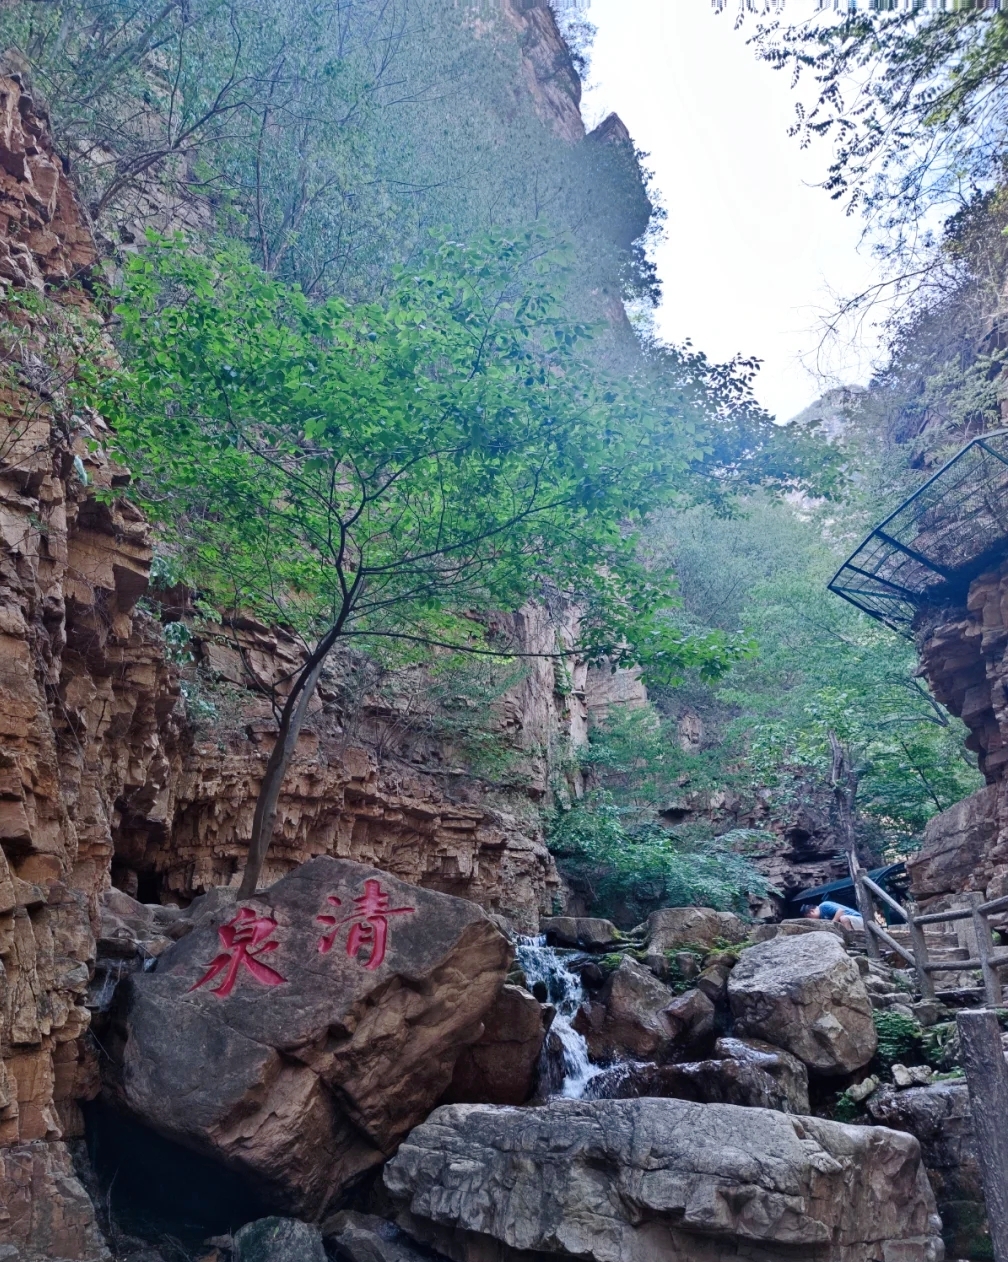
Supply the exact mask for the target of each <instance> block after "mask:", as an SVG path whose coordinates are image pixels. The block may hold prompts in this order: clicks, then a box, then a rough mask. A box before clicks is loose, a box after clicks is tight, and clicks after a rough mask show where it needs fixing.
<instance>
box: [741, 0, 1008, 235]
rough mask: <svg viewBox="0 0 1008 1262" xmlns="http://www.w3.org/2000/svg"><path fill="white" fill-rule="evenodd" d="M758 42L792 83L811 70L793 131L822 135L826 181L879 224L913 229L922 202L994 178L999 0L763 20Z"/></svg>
mask: <svg viewBox="0 0 1008 1262" xmlns="http://www.w3.org/2000/svg"><path fill="white" fill-rule="evenodd" d="M755 44H756V47H757V49H758V51H759V52H760V54H761V55H762V56H763V57H764V58H766V59H767V60H768V61H770V62H771V63H772V64H774V65H776V66H778V67H780V68H786V69H788V70H790V71H791V72H792V74H793V76H794V80H795V83H796V84H799V85H800V83H801V82H802V78H803V76H805V75H811V76H812V77H813V80H814V82H815V85H816V91H815V99H814V100H813V103H812V105H811V108H806V107H805V106H804V105H802V104H800V105H799V107H798V121H797V128H796V129H797V130H798V131H799V132H800V133H802V134H803V136H804V137H806V138H812V137H826V138H828V139H829V140H831V142H832V143H833V146H834V157H833V162H832V165H831V166H830V171H829V176H828V179H827V181H826V187H827V188H828V189H829V190H830V192H831V193H832V194H833V195H834V196H835V197H847V198H849V199H850V201H851V203H852V204H853V205H859V206H861V207H862V208H864V209H865V210H866V211H868V212H869V213H870V214H872V215H876V216H878V217H879V218H880V220H881V222H882V223H884V224H885V225H886V226H888V227H892V228H896V229H898V230H900V232H901V233H902V232H910V233H912V234H917V235H919V221H920V218H921V216H922V215H923V213H924V212H925V211H926V210H927V209H928V208H929V207H931V206H934V205H939V206H949V205H951V206H953V207H956V208H959V207H962V206H963V205H964V204H966V203H967V202H969V201H970V200H971V199H972V197H973V195H974V194H975V193H976V192H977V191H979V190H983V189H988V188H990V186H991V184H992V182H996V181H999V180H1000V179H1001V177H1002V172H1003V162H1004V155H1005V150H1006V145H1008V14H1006V13H1004V12H1003V11H1002V10H1001V9H1000V8H999V7H996V6H987V5H981V4H961V5H959V4H957V5H955V6H949V9H948V11H944V9H943V11H939V12H934V11H931V12H926V13H923V12H918V11H917V9H916V7H915V8H914V9H913V10H911V11H909V12H907V11H902V12H901V11H899V10H898V9H897V8H896V6H895V5H890V4H880V5H873V6H872V7H871V9H870V10H869V9H867V8H865V9H853V8H852V9H851V10H850V11H849V12H846V13H845V14H844V15H843V16H842V17H841V18H840V19H839V20H837V19H835V18H832V19H831V18H826V19H815V20H813V21H810V22H807V23H802V24H798V25H787V24H786V23H784V22H781V21H775V22H771V23H764V24H762V25H761V26H760V28H759V30H758V32H757V34H756V36H755ZM904 242H905V243H906V244H909V240H908V239H907V238H904Z"/></svg>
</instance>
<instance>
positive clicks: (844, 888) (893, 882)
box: [784, 863, 907, 924]
mask: <svg viewBox="0 0 1008 1262" xmlns="http://www.w3.org/2000/svg"><path fill="white" fill-rule="evenodd" d="M867 875H868V876H869V877H871V879H872V880H873V881H874V882H875V884H876V885H880V886H881V887H882V888H883V889H884V890H885V892H886V893H887V894H891V895H892V897H893V898H895V899H896V901H897V902H902V900H903V898H904V897H905V896H906V892H907V874H906V864H904V863H890V864H888V865H887V866H886V867H884V868H873V869H872V870H871V871H870V872H869V873H867ZM827 898H828V899H830V900H831V901H832V902H834V903H843V905H844V906H845V907H850V908H851V909H852V910H853V911H857V897H856V896H855V894H854V882H853V881H852V880H851V879H850V877H847V878H846V879H841V880H839V881H830V883H829V884H828V885H817V886H815V888H813V889H810V890H802V891H801V892H800V893H798V894H792V895H791V897H790V898H789V899H788V901H787V903H786V905H785V909H784V914H785V916H789V917H790V916H800V915H801V908H802V904H803V903H816V904H819V903H821V902H822V901H823V899H827ZM882 910H883V911H885V913H886V920H887V922H888V923H889V924H892V922H893V920H895V919H896V913H895V912H893V911H890V910H889V908H885V907H883V908H882Z"/></svg>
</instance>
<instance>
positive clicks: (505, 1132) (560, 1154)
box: [384, 1099, 943, 1262]
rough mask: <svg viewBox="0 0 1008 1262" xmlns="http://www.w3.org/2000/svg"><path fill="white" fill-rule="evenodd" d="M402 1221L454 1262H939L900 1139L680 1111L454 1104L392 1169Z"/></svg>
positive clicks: (746, 1114)
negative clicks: (553, 1261) (531, 1261)
mask: <svg viewBox="0 0 1008 1262" xmlns="http://www.w3.org/2000/svg"><path fill="white" fill-rule="evenodd" d="M384 1178H385V1186H386V1189H387V1190H388V1192H389V1193H390V1195H391V1196H392V1199H393V1201H394V1202H395V1203H396V1205H397V1206H398V1207H399V1219H398V1221H399V1222H400V1224H401V1225H402V1226H403V1227H404V1229H406V1230H407V1231H408V1232H409V1233H410V1234H411V1235H412V1236H414V1237H415V1238H416V1239H418V1240H421V1241H423V1242H426V1243H428V1244H431V1245H433V1246H434V1247H435V1248H437V1249H439V1250H441V1251H442V1252H443V1253H446V1254H448V1256H449V1257H451V1258H453V1259H457V1262H477V1260H481V1259H487V1258H493V1259H494V1262H523V1260H524V1259H528V1258H532V1257H536V1258H538V1257H540V1256H542V1257H545V1256H547V1255H548V1256H549V1257H554V1258H557V1259H574V1258H577V1259H579V1262H727V1259H735V1260H737V1259H739V1258H742V1257H744V1258H746V1259H748V1260H749V1262H781V1260H782V1259H783V1258H785V1257H787V1258H791V1259H794V1260H795V1262H797V1260H798V1259H802V1262H806V1260H808V1262H811V1260H813V1259H814V1260H815V1262H882V1260H883V1259H886V1260H891V1262H897V1259H898V1262H938V1260H939V1259H940V1258H941V1257H942V1256H943V1250H942V1244H941V1240H940V1238H939V1237H938V1235H937V1233H938V1231H939V1230H940V1223H939V1221H938V1218H937V1215H936V1214H935V1202H934V1194H933V1193H932V1191H931V1188H930V1186H929V1184H928V1181H927V1176H926V1174H925V1172H924V1167H923V1164H922V1162H921V1155H920V1147H919V1145H918V1143H917V1141H916V1140H915V1139H913V1138H912V1137H911V1136H909V1135H904V1134H900V1133H899V1132H897V1131H890V1130H885V1129H882V1128H875V1127H860V1126H846V1125H843V1124H842V1123H839V1122H829V1121H825V1120H823V1119H821V1118H814V1117H803V1118H794V1117H789V1116H787V1115H786V1114H784V1113H777V1112H773V1111H772V1110H769V1109H741V1108H737V1107H736V1106H734V1105H730V1104H692V1103H689V1102H687V1101H684V1100H654V1099H649V1100H597V1101H583V1100H564V1101H560V1100H556V1101H553V1102H551V1103H550V1104H548V1105H546V1106H545V1107H543V1108H540V1109H532V1110H519V1109H501V1108H494V1107H492V1106H487V1105H449V1106H447V1107H444V1108H440V1109H438V1110H437V1111H436V1112H435V1113H433V1114H432V1115H431V1117H429V1118H428V1119H427V1121H426V1122H425V1123H424V1124H423V1125H422V1126H419V1127H417V1129H416V1130H415V1131H413V1132H412V1134H411V1135H410V1136H409V1138H408V1139H407V1140H406V1142H405V1143H404V1144H403V1145H402V1146H401V1147H400V1149H399V1151H398V1153H397V1154H396V1156H395V1157H394V1158H393V1160H392V1161H391V1162H390V1163H389V1164H388V1165H387V1166H386V1167H385V1172H384Z"/></svg>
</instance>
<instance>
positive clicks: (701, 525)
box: [650, 448, 981, 844]
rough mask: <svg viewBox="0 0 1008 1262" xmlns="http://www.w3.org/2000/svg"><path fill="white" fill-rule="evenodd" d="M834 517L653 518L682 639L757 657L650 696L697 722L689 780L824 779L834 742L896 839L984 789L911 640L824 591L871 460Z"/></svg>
mask: <svg viewBox="0 0 1008 1262" xmlns="http://www.w3.org/2000/svg"><path fill="white" fill-rule="evenodd" d="M848 455H849V457H850V458H851V459H852V460H853V459H858V460H859V461H860V463H861V465H862V473H861V480H860V482H859V483H858V484H856V485H855V487H854V488H853V489H852V490H851V491H850V492H849V494H848V495H847V496H846V498H845V500H844V501H843V502H842V504H841V505H840V506H839V511H838V506H836V505H825V506H817V505H814V504H809V503H807V502H806V503H805V504H804V505H802V507H801V508H799V509H797V510H796V509H795V508H794V507H792V506H791V505H789V504H787V503H783V502H781V501H780V500H772V499H770V498H768V497H765V496H754V497H750V498H748V499H747V500H743V501H739V502H737V503H736V508H735V513H734V515H733V516H728V517H725V516H718V515H717V514H716V513H715V512H714V511H712V510H711V509H710V508H708V507H702V506H701V507H697V508H693V509H691V510H688V511H687V512H685V513H675V512H673V513H669V514H665V515H661V516H659V517H658V519H657V520H656V522H655V524H654V525H653V527H652V529H651V532H650V543H651V546H652V547H653V548H655V549H656V551H657V553H658V555H659V556H660V557H661V558H662V559H663V561H664V562H665V563H666V564H668V565H670V566H673V567H674V568H675V571H676V574H677V577H678V581H679V587H680V591H681V594H682V600H683V606H682V609H681V611H680V612H679V613H678V614H677V617H678V619H679V625H680V629H681V630H682V632H683V633H684V634H687V633H693V634H696V633H698V632H700V631H701V630H708V629H710V628H718V629H721V630H722V631H724V632H726V633H732V632H736V633H737V632H739V631H743V632H744V633H745V634H747V635H749V636H751V637H752V639H753V640H754V641H755V643H756V644H758V646H759V648H758V651H757V652H756V653H755V654H753V655H750V656H746V657H742V658H740V659H739V661H738V662H737V663H736V665H735V666H734V667H733V669H732V671H731V672H730V673H729V674H728V675H727V676H725V677H723V678H722V679H720V680H719V681H717V682H715V683H714V684H712V685H708V686H703V685H701V684H700V681H693V682H691V683H690V684H689V686H688V687H687V688H686V689H682V688H679V689H672V690H667V691H665V692H664V693H662V692H660V693H659V694H658V698H657V699H658V704H659V706H660V707H662V708H663V709H665V710H666V711H667V712H670V713H675V712H676V711H677V710H678V709H679V708H680V707H685V708H691V709H694V710H696V711H698V712H699V713H701V714H702V715H703V716H704V718H705V721H706V725H707V728H708V731H709V748H708V749H707V750H705V751H704V752H703V753H702V754H701V755H700V756H698V757H695V758H693V759H692V760H689V759H687V760H686V761H687V762H691V763H692V765H691V766H684V765H683V759H681V758H679V757H678V756H677V758H676V759H675V760H674V765H673V768H672V769H673V771H674V773H676V774H689V775H690V776H691V778H692V781H693V782H694V783H721V784H736V785H750V786H752V787H757V786H763V785H774V784H782V785H783V784H786V782H787V781H788V780H789V779H790V778H791V777H792V776H795V775H797V776H806V777H807V776H808V775H809V774H811V775H812V776H814V777H816V778H817V779H819V780H821V781H825V780H826V778H827V776H828V773H829V769H830V743H829V733H830V732H831V731H832V732H835V733H836V734H837V737H838V739H839V740H840V741H841V742H842V743H843V745H844V746H845V747H846V749H847V751H848V753H849V755H850V759H851V763H852V766H853V767H854V769H855V770H856V771H857V773H858V777H859V785H860V787H859V799H858V805H859V807H860V809H861V811H862V812H864V813H866V814H867V815H870V816H871V817H872V818H873V819H875V820H876V821H877V822H878V824H879V826H880V827H881V828H882V829H883V830H885V831H887V832H888V833H889V834H890V835H891V836H892V838H893V840H896V841H899V842H900V843H901V844H905V843H906V841H907V840H908V839H909V838H911V837H913V836H914V835H915V834H918V833H919V832H920V830H921V829H922V828H923V826H924V824H925V823H926V822H927V820H928V819H929V818H930V817H931V816H932V815H933V814H935V812H936V811H940V810H944V809H945V808H946V807H948V806H951V805H952V804H953V803H954V802H957V801H959V800H960V799H961V798H962V797H965V796H966V795H967V794H968V793H970V792H972V791H973V790H974V789H975V788H977V787H978V786H979V784H980V783H981V777H980V775H979V772H978V771H977V770H976V767H975V763H974V760H973V759H972V757H971V756H970V755H968V753H967V751H966V750H965V747H964V744H963V741H964V738H965V736H966V735H967V732H966V729H965V728H964V726H963V725H962V723H961V722H960V721H959V720H958V719H955V718H953V717H951V716H950V715H949V714H948V713H947V712H946V711H945V710H944V709H943V707H941V706H940V705H938V704H937V703H936V702H935V701H934V699H933V697H931V695H930V694H929V693H928V691H927V689H926V687H925V686H924V684H923V683H922V682H921V680H920V679H918V678H917V657H916V653H915V651H914V646H913V644H912V643H911V642H910V641H909V640H906V639H904V638H902V637H901V636H898V635H896V634H895V633H894V632H892V631H889V630H888V629H887V628H886V627H884V626H882V625H881V624H880V623H878V622H875V621H873V620H872V619H870V618H869V617H867V615H865V614H862V613H860V612H859V611H858V610H855V609H854V608H852V607H851V606H849V605H848V604H846V603H845V602H844V601H842V600H840V599H838V598H837V597H835V596H833V595H831V594H830V593H829V592H828V591H827V590H826V583H827V582H828V581H829V579H830V577H831V576H832V574H833V573H834V572H835V570H836V568H837V566H838V565H839V564H840V561H841V560H842V559H843V557H844V555H845V554H846V553H847V552H848V551H849V550H850V547H851V546H852V545H853V542H854V541H855V540H857V539H858V538H860V536H861V534H862V533H863V532H864V530H865V529H866V528H868V525H869V523H870V521H872V520H873V519H874V516H875V515H876V514H877V513H878V512H879V511H880V510H879V506H878V499H877V498H876V494H875V492H876V485H875V484H874V483H873V482H872V481H871V480H870V479H869V478H868V477H867V476H866V473H867V472H868V471H869V470H870V468H871V462H870V460H869V459H868V457H860V456H859V455H858V452H857V451H856V450H852V449H850V448H848Z"/></svg>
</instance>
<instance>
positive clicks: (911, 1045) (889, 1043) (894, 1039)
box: [872, 1010, 924, 1070]
mask: <svg viewBox="0 0 1008 1262" xmlns="http://www.w3.org/2000/svg"><path fill="white" fill-rule="evenodd" d="M872 1018H873V1020H874V1022H875V1029H876V1031H877V1033H878V1050H877V1051H876V1053H875V1060H876V1062H877V1063H878V1064H879V1065H880V1066H882V1068H884V1069H886V1070H889V1069H892V1067H893V1065H895V1064H901V1065H905V1064H911V1065H912V1064H918V1063H920V1061H921V1060H922V1059H923V1054H924V1049H923V1044H922V1033H923V1031H922V1030H921V1027H920V1023H919V1022H918V1021H915V1020H914V1019H913V1017H905V1016H903V1014H902V1013H900V1012H892V1011H890V1010H883V1011H882V1012H873V1013H872Z"/></svg>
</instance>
